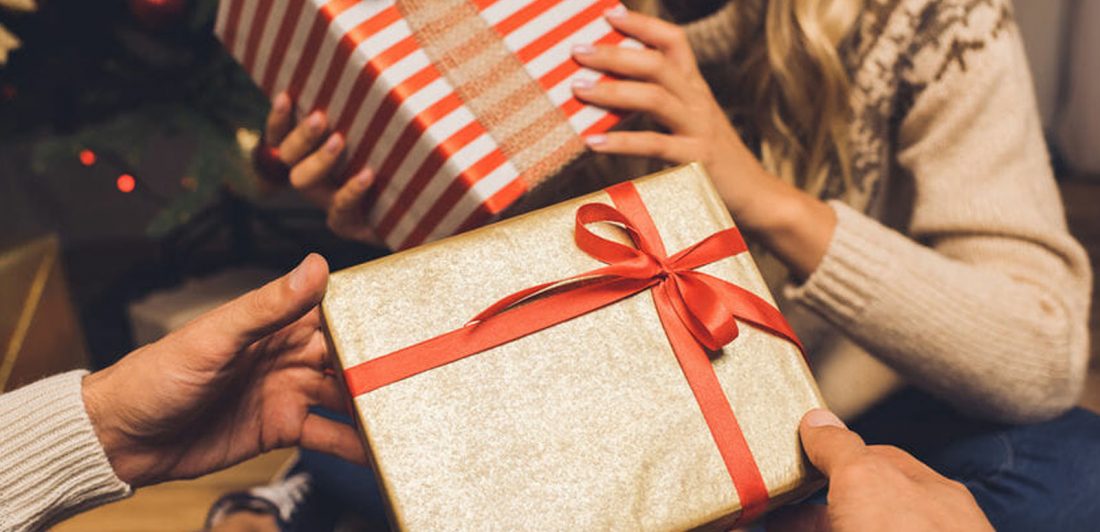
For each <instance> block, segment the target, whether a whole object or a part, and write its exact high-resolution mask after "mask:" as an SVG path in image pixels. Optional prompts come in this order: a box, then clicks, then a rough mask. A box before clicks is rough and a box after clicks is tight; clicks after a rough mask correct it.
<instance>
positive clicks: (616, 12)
mask: <svg viewBox="0 0 1100 532" xmlns="http://www.w3.org/2000/svg"><path fill="white" fill-rule="evenodd" d="M603 16H605V17H607V18H609V19H611V20H618V19H622V18H623V17H625V16H626V6H624V5H622V4H619V5H617V6H615V7H613V8H611V9H608V10H607V11H604V12H603Z"/></svg>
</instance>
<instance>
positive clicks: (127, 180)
mask: <svg viewBox="0 0 1100 532" xmlns="http://www.w3.org/2000/svg"><path fill="white" fill-rule="evenodd" d="M115 186H116V187H118V191H119V192H122V193H124V194H129V193H131V192H133V191H134V187H135V186H137V181H135V180H134V176H132V175H130V174H122V175H120V176H118V179H116V180H115Z"/></svg>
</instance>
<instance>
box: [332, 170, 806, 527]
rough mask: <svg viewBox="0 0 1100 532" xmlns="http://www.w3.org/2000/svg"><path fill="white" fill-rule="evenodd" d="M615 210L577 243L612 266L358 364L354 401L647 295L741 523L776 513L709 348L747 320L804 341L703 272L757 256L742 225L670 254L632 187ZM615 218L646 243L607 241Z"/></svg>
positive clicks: (592, 214)
mask: <svg viewBox="0 0 1100 532" xmlns="http://www.w3.org/2000/svg"><path fill="white" fill-rule="evenodd" d="M606 192H607V193H608V194H610V196H611V199H612V202H613V203H614V204H615V206H614V207H612V206H611V205H606V204H603V203H588V204H585V205H582V206H581V207H580V209H578V210H577V218H576V229H575V233H574V236H575V239H576V243H577V247H579V248H580V249H581V250H583V251H584V252H585V253H588V254H589V255H591V256H592V257H594V258H596V259H598V260H600V261H601V262H604V263H606V264H607V266H604V267H602V268H598V269H596V270H592V271H590V272H587V273H583V274H581V275H577V276H574V277H570V278H567V279H563V280H561V281H555V282H551V283H544V284H541V285H538V286H533V287H531V288H528V289H526V290H521V291H519V292H516V293H514V294H512V295H509V296H507V297H505V298H503V299H501V300H500V301H498V302H496V303H494V304H493V305H492V306H490V307H489V308H487V309H485V310H484V311H482V312H481V313H480V314H478V315H477V316H476V317H474V319H473V320H472V321H471V322H470V323H469V324H467V325H466V326H465V327H463V328H461V329H458V330H455V331H451V332H449V333H445V334H442V335H440V336H437V337H435V338H432V339H430V340H426V341H424V342H421V343H419V344H416V345H413V346H410V347H406V348H404V349H401V350H399V351H395V352H393V353H390V354H388V355H385V356H382V357H379V358H375V359H373V360H369V361H367V362H364V363H362V364H359V365H356V366H353V367H351V368H348V369H347V370H346V371H345V379H346V382H347V385H348V388H349V390H350V391H351V394H352V395H353V396H359V395H362V394H364V393H367V392H370V391H372V390H375V389H378V388H381V387H383V386H386V385H388V384H392V383H394V382H397V381H400V380H403V379H406V378H408V377H412V376H413V375H416V374H419V373H422V372H425V371H428V370H430V369H433V368H437V367H439V366H442V365H445V364H449V363H451V362H454V361H456V360H460V359H462V358H465V357H468V356H471V355H474V354H477V353H480V352H482V351H485V350H487V349H491V348H493V347H496V346H499V345H502V344H505V343H508V342H511V341H513V340H516V339H518V338H521V337H523V336H526V335H528V334H532V333H535V332H538V331H540V330H542V329H545V328H547V327H551V326H554V325H556V324H558V323H562V322H564V321H568V320H570V319H573V318H575V317H577V316H580V315H583V314H586V313H588V312H591V311H593V310H596V309H598V308H601V307H604V306H607V305H610V304H612V303H614V302H616V301H619V300H622V299H625V298H627V297H630V296H632V295H634V294H637V293H639V292H642V291H644V290H647V289H652V294H653V300H654V303H655V305H656V307H657V314H658V316H659V317H660V319H661V324H662V326H663V327H664V329H665V333H666V335H667V336H668V339H669V343H670V344H671V345H672V348H673V352H675V354H676V358H677V360H678V361H679V363H680V367H681V369H682V370H683V372H684V376H685V378H686V380H687V382H688V385H689V386H690V387H691V390H692V392H693V394H694V395H695V399H696V401H697V402H698V404H699V408H700V410H701V411H702V414H703V418H704V419H705V420H706V423H707V426H708V427H709V428H710V431H711V435H712V436H713V438H714V441H715V444H716V445H717V447H718V451H719V454H720V455H721V456H722V460H723V462H724V463H725V465H726V469H727V470H728V472H729V474H730V478H731V480H732V481H733V484H734V487H735V489H736V490H737V494H738V496H739V497H740V500H741V506H742V512H741V516H740V518H739V521H740V522H748V521H751V520H752V519H753V518H755V517H757V516H758V515H760V513H762V512H763V511H764V510H765V509H766V508H767V503H768V491H767V487H766V486H765V485H764V480H763V478H762V477H761V476H760V470H759V468H758V467H757V465H756V461H755V460H754V459H753V456H752V453H751V452H750V450H749V447H748V444H747V443H746V441H745V438H744V435H743V434H742V433H741V428H740V426H739V425H738V423H737V418H736V417H735V416H734V414H733V409H732V408H731V407H730V404H729V401H728V400H727V399H726V395H725V392H724V391H723V390H722V387H721V384H720V383H719V381H718V376H717V375H716V374H715V373H714V367H713V366H712V365H711V361H710V358H709V356H708V355H707V351H705V350H704V349H706V350H710V351H718V350H719V349H721V348H722V347H723V346H725V345H726V344H728V343H730V342H732V341H733V340H734V339H735V338H737V335H738V325H737V321H738V320H740V321H742V322H745V323H749V324H751V325H754V326H756V327H759V328H761V329H764V330H766V331H768V332H770V333H772V334H774V335H776V336H779V337H781V338H784V339H786V340H788V341H790V342H792V343H794V344H795V345H796V346H798V348H799V349H800V350H801V349H802V345H801V344H800V343H799V341H798V338H797V337H796V336H795V334H794V331H792V330H791V328H790V326H789V325H788V324H787V320H786V319H784V318H783V315H782V314H780V313H779V311H778V310H776V309H775V307H773V306H772V305H771V304H769V303H768V302H767V301H764V300H763V299H761V298H759V297H757V296H756V295H755V294H753V293H751V292H749V291H748V290H745V289H744V288H741V287H739V286H737V285H734V284H732V283H730V282H727V281H724V280H722V279H719V278H717V277H714V276H712V275H708V274H705V273H702V272H699V271H696V270H695V269H696V268H698V267H700V266H703V265H705V264H710V263H712V262H716V261H718V260H721V259H724V258H727V257H732V256H735V255H738V254H740V253H742V252H745V251H746V250H747V248H746V246H745V242H744V240H743V239H742V238H741V235H740V233H739V232H738V231H737V229H736V228H729V229H725V230H723V231H719V232H718V233H715V234H713V235H711V236H709V237H707V238H705V239H703V240H702V241H701V242H699V243H697V244H695V245H693V246H691V247H688V248H687V249H684V250H683V251H680V252H679V253H676V254H675V255H672V256H669V255H668V253H667V252H666V251H665V247H664V243H663V242H662V241H661V237H660V234H659V233H658V232H657V227H656V226H655V225H654V223H653V219H652V218H651V217H650V215H649V212H648V211H647V210H646V208H645V204H644V203H643V202H642V198H641V196H639V195H638V192H637V189H635V188H634V185H633V184H632V183H629V182H627V183H622V184H619V185H616V186H614V187H611V188H609V189H607V190H606ZM598 222H610V223H614V224H617V225H619V226H621V227H623V228H624V229H626V230H627V232H629V233H630V236H631V238H632V240H633V242H634V244H635V246H636V247H630V246H627V245H624V244H620V243H618V242H614V241H612V240H608V239H605V238H603V237H600V236H598V235H596V234H595V233H593V232H592V231H590V230H589V229H588V225H589V224H593V223H598Z"/></svg>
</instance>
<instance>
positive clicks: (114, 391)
mask: <svg viewBox="0 0 1100 532" xmlns="http://www.w3.org/2000/svg"><path fill="white" fill-rule="evenodd" d="M327 279H328V266H327V265H326V264H325V261H324V259H322V258H320V257H318V256H310V257H307V258H306V260H304V261H303V262H302V264H300V265H299V266H298V267H297V268H295V270H294V271H293V272H291V273H290V274H288V275H286V276H284V277H282V278H279V279H276V280H275V281H272V282H271V283H268V284H267V285H265V286H263V287H261V288H259V289H256V290H253V291H252V292H249V293H248V294H245V295H244V296H241V297H240V298H237V299H236V300H234V301H231V302H229V303H227V304H225V305H223V306H221V307H219V308H217V309H214V310H212V311H210V312H207V313H205V314H203V315H202V316H200V317H198V318H196V319H195V320H194V321H192V322H191V323H188V324H187V325H185V326H184V327H183V328H181V329H180V330H178V331H175V332H173V333H171V334H169V335H168V336H166V337H165V338H163V339H161V340H160V341H157V342H155V343H152V344H149V345H147V346H144V347H142V348H140V349H137V350H136V351H134V352H132V353H130V354H128V355H126V356H125V357H123V358H122V359H121V360H119V361H118V363H116V364H115V365H113V366H110V367H108V368H106V369H104V370H101V371H98V372H96V373H92V374H90V375H86V374H85V373H84V372H72V373H67V374H64V375H60V376H57V377H53V378H51V379H47V380H45V381H42V382H39V383H36V384H32V385H30V386H28V387H26V388H23V389H20V390H17V391H15V392H12V393H8V394H4V395H0V427H2V428H0V430H2V431H3V432H2V434H0V530H38V529H41V528H44V527H46V526H49V525H50V524H51V523H53V522H56V521H57V520H59V519H62V518H64V517H66V516H69V515H72V514H74V513H77V512H79V511H82V510H86V509H89V508H91V507H93V506H96V505H100V504H105V503H107V502H110V501H112V500H115V499H118V498H121V497H124V496H126V495H127V494H129V493H130V490H131V489H132V488H139V487H141V486H147V485H150V484H155V483H159V482H164V481H168V480H176V479H185V478H194V477H197V476H200V475H204V474H207V473H210V472H213V471H217V470H220V469H224V468H226V467H229V466H232V465H234V464H236V463H239V462H241V461H244V460H247V459H249V458H251V457H253V456H256V455H258V454H260V453H263V452H266V451H269V450H272V449H276V448H280V447H287V446H291V445H301V446H302V447H305V448H309V449H314V450H319V451H323V452H328V453H331V454H335V455H337V456H340V457H341V458H344V459H346V460H350V461H354V462H357V463H361V464H365V463H366V455H365V454H364V451H363V448H362V445H361V443H360V440H359V437H358V435H357V434H356V432H355V429H354V428H352V427H350V426H348V425H345V424H342V423H337V422H335V421H332V420H330V419H327V418H325V417H323V416H318V415H316V414H313V413H311V412H310V407H311V406H315V405H319V406H324V407H326V408H329V409H332V410H337V411H344V410H346V408H347V402H346V395H345V394H344V392H343V388H342V386H341V385H340V384H339V382H338V381H337V379H336V376H335V374H334V373H333V372H332V371H331V367H330V365H329V358H328V351H327V345H326V342H325V339H324V335H323V333H322V332H321V330H320V327H321V318H320V312H319V310H318V308H317V304H318V303H319V302H320V300H321V296H322V295H323V294H324V291H325V287H326V283H327Z"/></svg>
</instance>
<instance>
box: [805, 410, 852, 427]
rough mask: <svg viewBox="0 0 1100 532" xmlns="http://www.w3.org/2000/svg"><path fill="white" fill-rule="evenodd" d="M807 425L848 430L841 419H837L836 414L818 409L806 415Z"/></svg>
mask: <svg viewBox="0 0 1100 532" xmlns="http://www.w3.org/2000/svg"><path fill="white" fill-rule="evenodd" d="M806 425H807V426H809V427H840V428H842V429H843V428H847V427H846V426H845V425H844V422H843V421H841V420H840V418H838V417H836V414H834V413H832V412H830V411H828V410H825V409H823V408H817V409H814V410H810V412H809V413H807V414H806Z"/></svg>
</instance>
